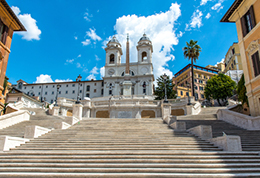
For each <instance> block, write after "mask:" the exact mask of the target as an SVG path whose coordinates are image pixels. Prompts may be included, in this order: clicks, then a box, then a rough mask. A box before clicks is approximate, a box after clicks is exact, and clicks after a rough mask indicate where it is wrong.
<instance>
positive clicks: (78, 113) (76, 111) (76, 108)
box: [72, 104, 83, 120]
mask: <svg viewBox="0 0 260 178" xmlns="http://www.w3.org/2000/svg"><path fill="white" fill-rule="evenodd" d="M82 107H83V106H82V104H74V105H73V110H72V115H73V117H75V118H77V119H79V120H82Z"/></svg>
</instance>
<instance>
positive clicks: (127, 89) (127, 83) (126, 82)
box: [123, 34, 132, 96]
mask: <svg viewBox="0 0 260 178" xmlns="http://www.w3.org/2000/svg"><path fill="white" fill-rule="evenodd" d="M124 77H125V78H124V82H123V89H124V90H123V95H125V96H129V95H131V94H132V93H131V91H132V90H131V89H132V82H131V80H130V69H129V36H128V34H127V41H126V65H125V76H124Z"/></svg>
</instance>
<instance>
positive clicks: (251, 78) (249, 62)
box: [221, 0, 260, 116]
mask: <svg viewBox="0 0 260 178" xmlns="http://www.w3.org/2000/svg"><path fill="white" fill-rule="evenodd" d="M259 9H260V1H259V0H235V1H234V3H233V4H232V5H231V7H230V8H229V9H228V11H227V12H226V14H225V15H224V16H223V18H222V19H221V22H235V23H236V27H237V34H238V46H239V50H240V55H241V61H242V66H243V71H244V76H245V86H246V89H247V96H248V101H249V108H250V113H251V115H252V116H259V115H260V58H259V54H260V10H259Z"/></svg>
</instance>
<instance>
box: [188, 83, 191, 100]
mask: <svg viewBox="0 0 260 178" xmlns="http://www.w3.org/2000/svg"><path fill="white" fill-rule="evenodd" d="M187 88H188V103H187V105H191V103H190V84H189V83H187Z"/></svg>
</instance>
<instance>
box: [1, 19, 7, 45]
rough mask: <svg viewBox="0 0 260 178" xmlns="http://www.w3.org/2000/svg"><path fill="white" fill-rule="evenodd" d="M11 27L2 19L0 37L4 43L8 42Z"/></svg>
mask: <svg viewBox="0 0 260 178" xmlns="http://www.w3.org/2000/svg"><path fill="white" fill-rule="evenodd" d="M8 30H9V28H8V27H7V26H6V25H5V24H4V23H3V22H2V21H1V20H0V39H1V42H2V43H3V44H5V43H6V38H7V36H8Z"/></svg>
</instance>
